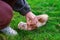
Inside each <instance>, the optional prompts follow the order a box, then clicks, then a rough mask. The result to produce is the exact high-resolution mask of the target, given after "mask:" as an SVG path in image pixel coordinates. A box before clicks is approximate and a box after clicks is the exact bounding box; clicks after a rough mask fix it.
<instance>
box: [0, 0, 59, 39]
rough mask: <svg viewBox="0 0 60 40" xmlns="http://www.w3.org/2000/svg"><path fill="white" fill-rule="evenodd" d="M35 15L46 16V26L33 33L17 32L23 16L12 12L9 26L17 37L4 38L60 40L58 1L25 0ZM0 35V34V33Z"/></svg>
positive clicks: (23, 19)
mask: <svg viewBox="0 0 60 40" xmlns="http://www.w3.org/2000/svg"><path fill="white" fill-rule="evenodd" d="M27 1H28V3H29V5H30V7H31V11H32V12H33V13H34V14H35V15H40V14H48V15H49V20H48V22H47V24H46V25H45V26H43V27H41V28H38V29H36V30H33V31H25V30H18V28H17V25H18V23H19V22H20V21H24V22H26V19H25V17H24V16H22V15H20V14H19V13H18V12H14V17H13V19H12V21H11V23H10V26H11V27H12V28H13V29H15V30H16V31H17V32H18V35H17V36H6V37H7V40H60V0H27ZM0 34H1V33H0Z"/></svg>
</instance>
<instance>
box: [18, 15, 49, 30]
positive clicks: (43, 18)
mask: <svg viewBox="0 0 60 40" xmlns="http://www.w3.org/2000/svg"><path fill="white" fill-rule="evenodd" d="M36 17H37V19H38V22H37V24H36V25H34V24H32V22H30V23H31V24H30V25H28V24H27V23H25V22H20V23H19V24H18V29H22V30H34V29H36V28H38V27H42V26H43V25H45V24H46V22H47V20H48V15H47V14H43V15H38V16H36Z"/></svg>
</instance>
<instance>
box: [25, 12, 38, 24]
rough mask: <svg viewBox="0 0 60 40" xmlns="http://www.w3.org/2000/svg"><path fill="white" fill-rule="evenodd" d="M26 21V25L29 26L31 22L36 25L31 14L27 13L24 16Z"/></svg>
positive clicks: (35, 19)
mask: <svg viewBox="0 0 60 40" xmlns="http://www.w3.org/2000/svg"><path fill="white" fill-rule="evenodd" d="M26 19H27V24H28V25H30V23H31V22H32V24H34V25H36V24H37V22H38V20H37V18H36V16H35V15H34V14H33V13H32V12H29V13H27V14H26ZM30 21H31V22H30Z"/></svg>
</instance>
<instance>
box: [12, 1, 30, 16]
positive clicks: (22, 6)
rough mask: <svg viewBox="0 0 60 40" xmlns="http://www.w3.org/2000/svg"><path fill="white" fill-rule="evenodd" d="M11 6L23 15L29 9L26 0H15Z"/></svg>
mask: <svg viewBox="0 0 60 40" xmlns="http://www.w3.org/2000/svg"><path fill="white" fill-rule="evenodd" d="M13 8H14V10H15V11H18V12H19V13H20V14H21V15H24V16H25V15H26V14H27V13H28V12H29V11H30V6H29V5H28V4H27V2H26V0H17V2H16V3H15V5H14V7H13Z"/></svg>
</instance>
